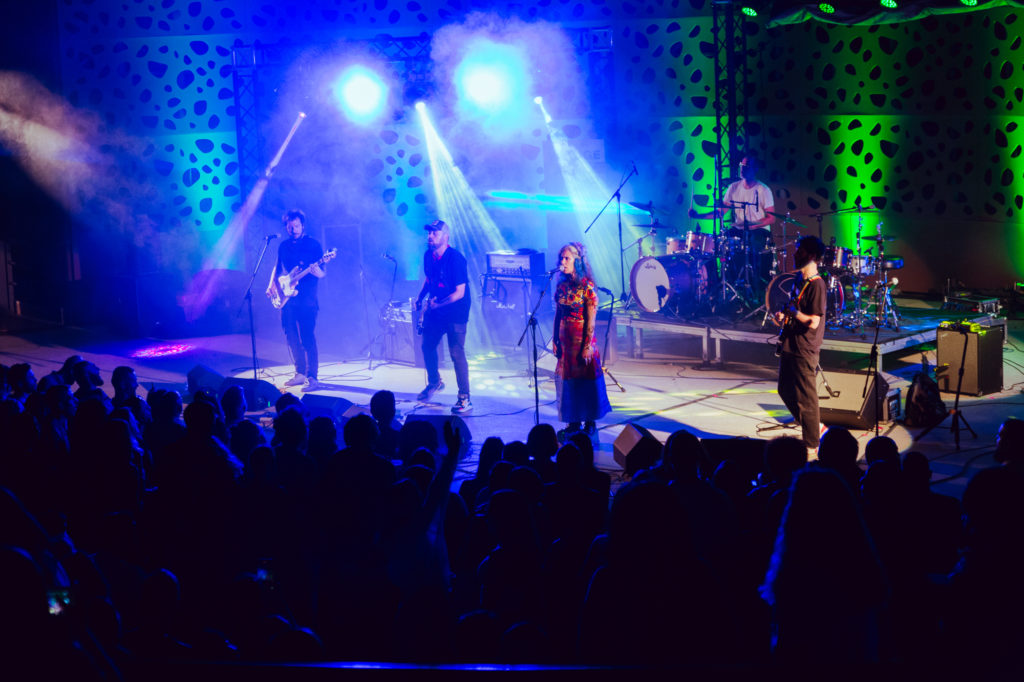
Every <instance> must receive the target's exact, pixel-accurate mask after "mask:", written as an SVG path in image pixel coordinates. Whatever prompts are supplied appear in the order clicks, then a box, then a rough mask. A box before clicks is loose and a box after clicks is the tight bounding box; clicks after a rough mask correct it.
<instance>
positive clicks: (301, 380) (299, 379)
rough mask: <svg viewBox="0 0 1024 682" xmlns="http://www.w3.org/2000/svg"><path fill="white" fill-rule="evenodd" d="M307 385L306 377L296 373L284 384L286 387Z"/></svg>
mask: <svg viewBox="0 0 1024 682" xmlns="http://www.w3.org/2000/svg"><path fill="white" fill-rule="evenodd" d="M305 383H306V375H305V374H302V373H301V372H296V373H295V376H293V377H292V378H291V379H289V380H288V381H286V382H284V385H285V386H302V385H304V384H305Z"/></svg>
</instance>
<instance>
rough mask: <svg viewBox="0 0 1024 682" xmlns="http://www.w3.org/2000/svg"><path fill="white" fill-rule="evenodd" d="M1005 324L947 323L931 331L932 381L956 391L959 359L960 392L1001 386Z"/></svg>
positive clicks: (982, 392)
mask: <svg viewBox="0 0 1024 682" xmlns="http://www.w3.org/2000/svg"><path fill="white" fill-rule="evenodd" d="M1004 329H1005V327H1001V326H994V327H985V326H982V325H962V324H960V325H950V326H947V327H939V329H938V330H936V332H935V355H936V363H935V381H936V383H937V384H938V385H939V390H940V391H943V392H944V393H953V392H955V391H956V387H957V384H958V383H959V381H960V366H961V360H963V370H964V379H963V385H962V386H961V389H960V391H961V393H966V394H967V395H987V394H989V393H999V392H1000V391H1002V390H1003V330H1004Z"/></svg>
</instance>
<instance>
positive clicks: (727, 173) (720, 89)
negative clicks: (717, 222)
mask: <svg viewBox="0 0 1024 682" xmlns="http://www.w3.org/2000/svg"><path fill="white" fill-rule="evenodd" d="M711 7H712V29H711V31H712V34H713V36H714V51H715V101H714V109H715V133H716V135H717V139H718V153H719V158H718V160H717V162H716V164H715V166H716V178H715V181H716V182H717V187H716V194H717V196H716V198H715V199H716V201H717V200H719V199H721V193H722V192H724V191H725V183H727V182H728V181H729V180H730V179H731V178H735V177H739V172H738V171H739V162H740V159H742V158H743V155H744V154H746V152H747V148H748V145H749V142H750V140H749V136H748V131H747V120H748V117H747V98H746V96H747V94H748V93H749V92H750V90H749V82H748V78H747V76H748V69H747V34H746V31H744V23H745V20H744V18H743V14H742V13H741V11H740V6H739V5H738V4H736V3H733V2H731V0H714V1H713V2H712V5H711Z"/></svg>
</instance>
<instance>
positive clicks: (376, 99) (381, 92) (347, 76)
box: [334, 66, 388, 123]
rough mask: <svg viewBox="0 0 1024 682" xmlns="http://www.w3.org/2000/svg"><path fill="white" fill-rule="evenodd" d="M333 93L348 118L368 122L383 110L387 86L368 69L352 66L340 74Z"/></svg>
mask: <svg viewBox="0 0 1024 682" xmlns="http://www.w3.org/2000/svg"><path fill="white" fill-rule="evenodd" d="M334 94H335V96H336V97H337V99H338V101H339V102H340V104H341V108H342V110H343V111H344V112H345V115H346V116H348V118H349V119H351V120H352V121H355V122H357V123H369V122H370V121H372V120H374V119H376V118H377V117H378V116H379V115H380V114H381V113H382V112H383V111H384V105H385V104H386V102H387V95H388V88H387V85H385V83H384V81H383V80H382V79H381V77H380V76H379V75H377V74H376V73H374V72H373V71H371V70H370V69H368V68H366V67H365V66H353V67H350V68H348V69H346V70H345V71H344V72H343V73H342V74H341V77H340V78H339V79H338V81H337V83H336V84H335V86H334Z"/></svg>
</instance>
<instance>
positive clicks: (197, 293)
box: [182, 111, 306, 322]
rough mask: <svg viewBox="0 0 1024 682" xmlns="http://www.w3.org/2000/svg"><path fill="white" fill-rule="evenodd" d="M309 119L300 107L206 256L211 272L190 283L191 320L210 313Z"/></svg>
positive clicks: (188, 313)
mask: <svg viewBox="0 0 1024 682" xmlns="http://www.w3.org/2000/svg"><path fill="white" fill-rule="evenodd" d="M305 120H306V114H304V113H302V112H301V111H300V112H299V115H298V116H297V117H296V118H295V123H293V124H292V129H291V130H290V131H288V135H287V136H286V137H285V139H284V142H282V143H281V146H280V147H278V149H277V153H276V154H274V158H273V159H271V161H270V163H269V164H268V165H267V168H266V170H265V171H264V172H263V176H262V177H260V178H259V179H258V180H257V181H256V182H255V184H254V185H253V188H252V191H250V192H249V195H248V196H247V197H246V198H245V203H244V204H242V207H241V208H240V209H239V210H238V212H237V213H235V215H234V217H233V218H232V219H231V222H230V223H229V224H228V227H227V229H226V230H224V232H222V233H221V235H220V238H218V239H217V243H216V244H214V246H213V248H212V249H211V250H210V253H209V254H208V255H207V256H206V258H204V259H203V267H202V270H201V271H200V272H206V273H207V275H208V276H204V277H199V276H198V274H197V276H196V277H194V278H193V279H192V282H191V283H190V284H189V290H188V292H186V293H185V295H184V296H183V297H182V301H183V308H184V310H185V319H186V320H188V321H189V322H195V321H196V320H198V319H200V318H201V317H202V316H203V315H204V314H205V313H206V309H207V308H208V307H209V306H210V303H211V302H212V301H213V299H214V297H215V296H216V295H217V292H218V291H219V290H220V284H221V281H222V280H223V278H224V273H226V272H227V271H228V264H229V263H230V262H231V261H232V260H233V259H234V257H235V254H236V252H237V251H238V249H239V246H240V244H241V243H242V237H243V235H245V230H246V228H247V227H248V225H249V221H251V220H252V217H253V216H254V215H255V214H256V209H257V208H259V205H260V202H261V201H263V194H264V193H265V192H266V191H267V185H268V184H270V178H271V176H272V175H273V174H274V170H275V169H276V168H277V164H279V163H280V162H281V157H283V156H284V152H285V150H286V149H287V148H288V145H289V144H290V143H291V141H292V138H293V137H294V136H295V131H297V130H298V129H299V126H300V125H301V124H302V122H303V121H305ZM253 288H254V289H256V290H257V291H259V290H260V289H259V286H258V284H257V283H254V284H253Z"/></svg>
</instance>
